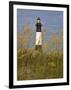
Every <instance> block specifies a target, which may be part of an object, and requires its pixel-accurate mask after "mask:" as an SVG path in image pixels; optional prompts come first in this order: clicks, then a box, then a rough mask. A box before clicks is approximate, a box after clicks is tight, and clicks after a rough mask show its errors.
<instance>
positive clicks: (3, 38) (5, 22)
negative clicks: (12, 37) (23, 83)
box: [0, 0, 71, 90]
mask: <svg viewBox="0 0 71 90" xmlns="http://www.w3.org/2000/svg"><path fill="white" fill-rule="evenodd" d="M15 1H16V0H15ZM17 1H20V0H17ZM21 1H26V2H28V1H30V2H41V3H60V4H70V5H71V0H21ZM70 9H71V6H70ZM8 13H9V0H0V90H8V77H9V76H8V69H9V67H8V66H9V65H8V64H9V58H8V56H9V55H8V54H9V52H8V50H9V45H8V43H9V42H8V39H9V38H8V37H9V14H8ZM70 15H71V12H70ZM70 21H71V18H70ZM70 28H71V27H70ZM70 34H71V31H70ZM70 39H71V36H70ZM70 45H71V41H70ZM70 51H71V48H70ZM70 59H71V58H70ZM70 64H71V62H70ZM70 68H71V65H70ZM70 75H71V74H70ZM70 83H71V80H70ZM70 88H71V85H69V86H54V87H42V88H40V87H37V88H29V89H28V88H26V89H24V90H33V89H34V90H39V89H42V90H43V89H45V90H47V89H48V90H52V89H55V90H60V89H64V90H67V89H68V90H70ZM18 90H19V89H18Z"/></svg>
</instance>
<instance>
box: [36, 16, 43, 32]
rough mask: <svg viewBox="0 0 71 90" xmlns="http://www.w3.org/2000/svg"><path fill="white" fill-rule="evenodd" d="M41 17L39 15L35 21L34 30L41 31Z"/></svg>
mask: <svg viewBox="0 0 71 90" xmlns="http://www.w3.org/2000/svg"><path fill="white" fill-rule="evenodd" d="M41 26H42V24H41V19H40V17H38V18H37V21H36V32H41Z"/></svg>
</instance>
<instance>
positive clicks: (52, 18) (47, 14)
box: [17, 9, 63, 39]
mask: <svg viewBox="0 0 71 90" xmlns="http://www.w3.org/2000/svg"><path fill="white" fill-rule="evenodd" d="M37 17H40V19H41V22H42V30H44V29H48V35H46V38H47V39H48V38H49V36H50V34H51V33H52V32H55V33H56V34H59V32H61V30H63V11H50V10H49V11H48V10H30V9H29V10H28V9H17V31H19V32H21V31H22V30H23V27H24V26H25V24H26V23H27V24H28V25H30V26H31V28H32V30H35V29H36V27H35V23H36V19H37ZM33 37H34V36H33Z"/></svg>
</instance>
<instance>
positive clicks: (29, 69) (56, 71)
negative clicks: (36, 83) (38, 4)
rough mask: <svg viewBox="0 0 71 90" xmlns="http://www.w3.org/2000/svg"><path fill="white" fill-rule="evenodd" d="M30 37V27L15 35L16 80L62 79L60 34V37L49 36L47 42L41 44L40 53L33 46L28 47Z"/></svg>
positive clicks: (61, 37)
mask: <svg viewBox="0 0 71 90" xmlns="http://www.w3.org/2000/svg"><path fill="white" fill-rule="evenodd" d="M27 31H28V32H29V33H28V32H27ZM42 33H44V32H42ZM31 35H32V31H31V28H30V27H28V28H27V29H24V31H23V32H18V35H17V37H18V38H17V40H18V48H17V80H33V79H54V78H63V49H62V47H61V46H62V44H63V41H62V40H63V36H62V33H61V34H60V37H58V36H57V35H56V34H51V37H50V39H49V41H47V42H45V43H43V45H42V51H39V50H36V49H35V45H33V47H32V48H29V47H28V41H29V39H30V37H31ZM44 35H45V34H44ZM53 45H55V47H54V48H53V47H51V46H53Z"/></svg>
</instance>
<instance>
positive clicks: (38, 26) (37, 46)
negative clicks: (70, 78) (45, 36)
mask: <svg viewBox="0 0 71 90" xmlns="http://www.w3.org/2000/svg"><path fill="white" fill-rule="evenodd" d="M41 26H42V24H41V19H40V18H39V17H38V18H37V21H36V42H35V49H36V50H41V49H42V32H41Z"/></svg>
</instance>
